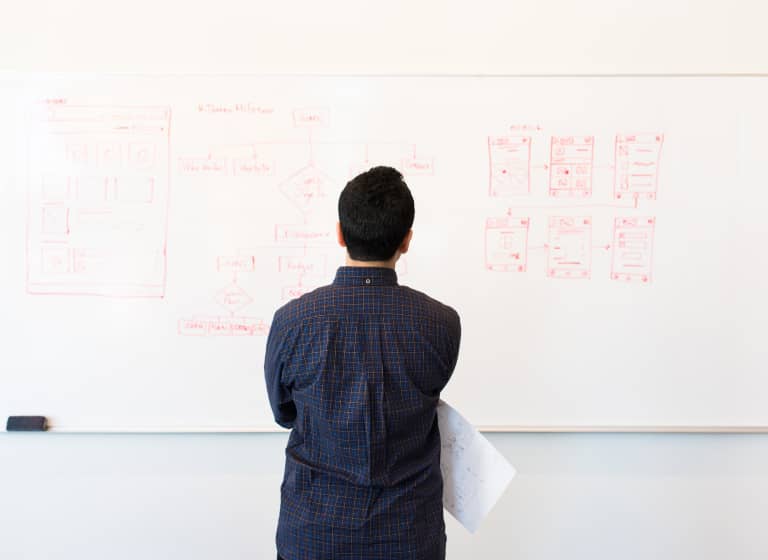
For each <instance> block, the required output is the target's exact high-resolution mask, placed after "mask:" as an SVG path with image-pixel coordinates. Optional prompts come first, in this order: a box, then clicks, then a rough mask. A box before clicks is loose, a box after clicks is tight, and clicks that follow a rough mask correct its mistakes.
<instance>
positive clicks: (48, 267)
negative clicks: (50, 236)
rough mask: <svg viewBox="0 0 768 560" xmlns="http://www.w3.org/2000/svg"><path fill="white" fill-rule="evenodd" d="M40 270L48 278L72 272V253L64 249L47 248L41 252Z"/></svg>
mask: <svg viewBox="0 0 768 560" xmlns="http://www.w3.org/2000/svg"><path fill="white" fill-rule="evenodd" d="M40 268H41V269H42V271H43V273H44V274H46V275H48V276H54V275H58V274H67V273H69V272H71V271H72V252H71V250H70V249H65V248H62V247H45V248H43V249H41V251H40Z"/></svg>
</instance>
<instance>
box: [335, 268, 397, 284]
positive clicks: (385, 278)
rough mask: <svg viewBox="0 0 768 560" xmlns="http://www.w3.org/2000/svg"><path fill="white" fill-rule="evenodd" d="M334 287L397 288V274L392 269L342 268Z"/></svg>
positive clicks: (337, 272)
mask: <svg viewBox="0 0 768 560" xmlns="http://www.w3.org/2000/svg"><path fill="white" fill-rule="evenodd" d="M333 285H334V286H345V287H346V286H397V273H396V272H395V271H394V270H393V269H391V268H384V267H381V268H379V267H367V266H341V267H339V269H338V270H337V271H336V278H335V279H334V280H333Z"/></svg>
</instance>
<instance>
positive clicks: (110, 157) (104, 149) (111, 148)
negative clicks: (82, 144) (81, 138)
mask: <svg viewBox="0 0 768 560" xmlns="http://www.w3.org/2000/svg"><path fill="white" fill-rule="evenodd" d="M97 149H98V158H99V166H100V167H101V168H104V169H106V170H112V169H115V168H119V167H121V166H122V163H123V158H122V149H123V147H122V146H121V145H120V144H118V143H114V142H110V143H102V144H99V145H98V147H97ZM134 157H135V154H134Z"/></svg>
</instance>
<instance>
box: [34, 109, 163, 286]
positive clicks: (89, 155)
mask: <svg viewBox="0 0 768 560" xmlns="http://www.w3.org/2000/svg"><path fill="white" fill-rule="evenodd" d="M41 119H42V120H41V121H40V122H36V123H33V126H31V127H30V130H32V131H33V132H32V133H31V134H30V137H29V183H28V191H29V192H28V204H29V212H28V216H29V218H30V220H29V224H28V227H27V251H28V252H27V291H28V292H29V293H30V294H69V295H95V296H110V297H162V296H163V295H164V293H165V273H166V249H165V248H166V231H167V219H168V187H169V170H168V153H169V146H168V144H169V132H168V131H169V125H170V111H169V109H167V108H164V107H103V106H73V105H67V104H58V105H55V106H50V107H48V109H47V112H46V113H45V115H43V116H42V117H41ZM37 216H40V217H41V219H40V220H38V219H37Z"/></svg>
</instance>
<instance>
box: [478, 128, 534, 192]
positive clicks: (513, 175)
mask: <svg viewBox="0 0 768 560" xmlns="http://www.w3.org/2000/svg"><path fill="white" fill-rule="evenodd" d="M488 160H489V165H490V177H489V187H488V194H489V195H490V196H501V197H503V196H514V195H526V194H528V193H530V192H531V139H530V137H528V136H490V137H489V138H488Z"/></svg>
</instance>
